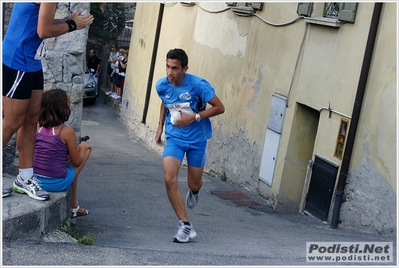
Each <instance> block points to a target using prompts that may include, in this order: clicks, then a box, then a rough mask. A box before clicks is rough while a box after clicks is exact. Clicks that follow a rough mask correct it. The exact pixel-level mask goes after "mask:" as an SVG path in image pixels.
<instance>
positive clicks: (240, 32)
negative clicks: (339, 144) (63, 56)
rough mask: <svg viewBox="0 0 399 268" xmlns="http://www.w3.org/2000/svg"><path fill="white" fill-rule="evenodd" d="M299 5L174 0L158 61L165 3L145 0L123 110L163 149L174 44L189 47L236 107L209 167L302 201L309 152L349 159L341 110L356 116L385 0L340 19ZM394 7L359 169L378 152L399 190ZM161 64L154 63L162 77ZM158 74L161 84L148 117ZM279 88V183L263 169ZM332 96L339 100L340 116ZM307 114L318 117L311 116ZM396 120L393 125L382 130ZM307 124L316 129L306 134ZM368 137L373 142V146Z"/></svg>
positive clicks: (194, 66) (317, 6)
mask: <svg viewBox="0 0 399 268" xmlns="http://www.w3.org/2000/svg"><path fill="white" fill-rule="evenodd" d="M297 5H298V4H297V3H295V2H292V3H291V2H286V3H280V2H274V3H269V2H265V3H264V6H263V10H262V11H257V12H256V14H257V15H258V16H259V17H256V16H251V17H245V16H237V15H235V14H234V13H233V12H232V10H230V9H227V10H224V9H226V3H224V2H199V3H196V4H195V5H193V6H186V5H183V4H182V3H180V2H174V3H165V6H164V12H163V18H162V26H161V32H160V38H159V44H158V46H157V47H156V60H155V64H154V65H153V66H151V59H152V55H153V49H154V40H155V33H156V26H157V20H158V13H159V8H160V3H151V2H149V3H144V2H139V3H138V4H137V9H136V15H135V22H134V27H133V34H132V38H131V45H130V49H129V67H128V70H127V76H126V82H125V90H124V97H123V100H124V102H123V103H122V105H121V110H120V114H121V118H122V120H123V121H124V122H125V124H126V125H128V126H129V127H130V129H132V130H133V131H135V132H136V133H137V134H138V135H139V137H140V138H142V139H143V140H144V141H146V143H147V144H148V145H149V146H151V147H152V148H154V149H155V150H158V151H159V152H162V148H160V147H158V146H156V145H155V142H154V136H155V131H156V128H157V126H158V118H159V105H160V103H161V102H160V100H159V98H158V96H157V93H156V91H155V83H156V81H157V80H158V79H160V78H161V77H163V76H165V60H166V59H165V58H166V53H167V52H168V50H169V49H172V48H177V47H179V48H182V49H184V50H185V51H186V52H187V54H188V57H189V63H188V65H189V69H188V72H190V73H193V74H195V75H198V76H201V77H204V78H205V79H207V80H208V81H209V82H210V83H211V84H212V85H213V86H214V88H215V90H216V94H217V95H218V96H219V98H220V99H221V100H222V102H223V103H224V104H225V108H226V111H225V113H224V114H223V115H220V116H217V117H214V118H212V119H211V121H212V125H213V138H212V139H211V140H210V141H209V145H208V154H207V163H206V166H205V171H206V172H212V173H214V174H217V175H220V176H225V177H226V178H227V179H228V180H230V181H233V182H235V183H238V184H240V185H242V186H243V187H245V188H246V189H248V190H251V191H253V192H258V193H259V194H261V195H262V196H264V197H265V198H266V199H269V200H270V201H271V204H273V205H274V206H275V207H277V208H279V207H280V206H281V209H283V210H284V209H285V208H284V206H286V207H287V208H289V209H287V210H288V211H291V210H295V209H297V208H298V206H299V203H300V201H301V198H302V196H301V195H302V189H303V184H304V178H305V173H306V164H307V162H308V160H310V159H313V157H314V155H316V154H317V155H320V156H322V157H324V158H325V159H327V160H329V161H331V162H333V163H334V164H336V165H338V166H340V165H341V159H338V158H336V157H334V151H335V146H336V140H337V135H338V129H339V126H340V122H341V119H342V118H346V119H348V121H349V123H350V118H348V117H350V116H351V113H352V109H353V103H354V98H355V94H356V89H357V86H358V82H359V75H360V70H361V66H362V61H363V56H364V50H365V46H366V41H367V36H368V30H369V27H370V21H371V15H372V11H373V7H374V3H359V4H358V9H357V12H356V21H355V23H353V24H351V23H345V24H342V25H341V27H340V28H333V27H329V26H321V25H316V24H310V23H306V22H305V20H304V19H303V18H301V19H298V20H295V18H297V17H298V15H297V14H296V10H297ZM223 10H224V11H223ZM322 10H323V3H318V2H316V3H314V14H313V16H316V15H317V14H319V15H320V14H321V13H322ZM395 10H396V3H384V9H383V14H382V15H381V25H380V35H379V36H378V37H377V39H379V41H378V42H377V45H376V49H377V52H376V54H375V56H374V60H373V63H372V68H371V73H372V74H371V76H370V81H369V85H368V89H367V90H369V89H370V88H372V89H373V91H372V92H370V93H369V95H366V98H365V106H369V107H370V105H371V107H373V108H368V109H367V111H366V112H364V110H365V109H363V110H362V118H361V122H360V124H359V132H358V135H357V139H359V142H357V143H356V145H355V151H356V152H354V156H353V157H354V163H352V165H351V169H359V168H360V167H361V166H362V165H364V164H363V162H364V161H366V160H365V159H367V161H370V162H372V163H373V165H375V171H376V173H378V174H379V175H378V177H379V178H378V180H385V181H386V182H387V184H389V185H390V186H391V187H392V189H395V193H396V176H395V174H396V157H395V152H396V151H395V150H392V148H396V140H395V139H394V135H396V117H394V115H395V114H394V113H391V109H387V107H396V106H395V104H394V103H393V100H394V99H396V91H395V90H394V89H395V86H396V73H395V71H396V61H395V60H396V54H395V55H393V53H391V51H396V50H395V46H396V26H395V25H396V23H393V22H396V14H395ZM261 18H263V19H264V20H265V21H266V22H265V21H262V19H261ZM270 23H274V24H277V25H279V26H278V27H277V26H276V25H271V24H270ZM283 24H284V25H283ZM380 39H381V40H380ZM388 51H389V52H388ZM377 57H378V58H377ZM376 58H377V59H376ZM150 70H153V71H154V76H153V79H152V80H151V81H149V73H150ZM148 84H151V91H150V101H149V103H148V114H147V116H146V122H145V124H144V123H142V122H141V121H142V118H143V110H144V107H145V105H146V104H145V96H146V90H147V86H148ZM382 85H383V86H382ZM374 89H378V91H374ZM273 93H278V94H280V95H283V96H285V97H287V99H288V102H287V108H286V111H285V119H284V125H283V129H282V134H281V139H280V145H279V151H278V155H277V164H276V167H275V171H274V177H273V183H272V185H271V186H268V185H266V184H265V183H263V182H262V181H260V180H259V169H260V164H261V160H262V155H263V146H264V142H265V134H266V128H267V123H268V118H269V113H270V106H271V101H272V94H273ZM374 93H376V94H374ZM126 102H127V103H126ZM371 103H378V105H372V104H371ZM328 108H330V109H332V110H333V111H335V112H333V113H332V115H331V117H330V116H329V111H327V110H326V109H328ZM298 112H299V114H298ZM363 112H364V113H363ZM306 114H310V115H311V117H312V119H311V120H306ZM342 115H344V116H342ZM388 116H390V118H389V119H388V118H385V117H388ZM366 118H367V119H366ZM307 121H309V122H307ZM374 121H375V122H376V124H374ZM306 124H308V127H307V128H306V129H302V125H306ZM310 126H315V127H314V128H312V127H310ZM391 129H392V131H391V132H390V134H388V135H385V134H382V133H384V132H382V131H389V130H391ZM298 131H299V132H300V133H298ZM301 131H302V132H301ZM379 131H381V133H376V132H379ZM306 135H310V136H312V137H314V139H313V140H312V141H306V142H305V143H303V144H304V146H302V147H301V146H298V143H300V142H301V140H300V139H304V137H306ZM363 140H366V142H367V144H370V145H369V146H368V147H367V148H366V146H365V142H364V141H363ZM302 142H303V141H302ZM388 144H391V145H393V144H394V145H395V146H394V147H391V148H390V147H389V145H388ZM366 149H367V150H366ZM387 151H389V153H386V152H387ZM365 155H367V157H365ZM362 161H363V162H362Z"/></svg>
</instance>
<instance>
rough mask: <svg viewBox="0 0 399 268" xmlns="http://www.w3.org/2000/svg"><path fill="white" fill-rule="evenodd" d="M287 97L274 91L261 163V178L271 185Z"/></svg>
mask: <svg viewBox="0 0 399 268" xmlns="http://www.w3.org/2000/svg"><path fill="white" fill-rule="evenodd" d="M286 104H287V98H286V97H284V96H282V95H279V94H277V93H273V95H272V104H271V107H270V113H269V122H268V124H267V129H266V138H265V144H264V146H263V155H262V160H261V164H260V171H259V178H260V179H261V180H262V181H264V182H265V183H266V184H268V185H269V186H272V182H273V176H274V168H275V166H276V161H277V152H278V148H279V144H280V138H281V132H282V129H283V123H284V115H285V110H286V108H287V106H286Z"/></svg>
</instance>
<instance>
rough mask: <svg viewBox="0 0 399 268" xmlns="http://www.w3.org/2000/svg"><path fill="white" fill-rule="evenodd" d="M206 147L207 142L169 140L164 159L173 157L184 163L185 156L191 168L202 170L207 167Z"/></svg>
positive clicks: (167, 140)
mask: <svg viewBox="0 0 399 268" xmlns="http://www.w3.org/2000/svg"><path fill="white" fill-rule="evenodd" d="M206 145H207V142H206V141H202V142H196V143H188V142H185V141H181V140H176V139H174V138H167V139H166V144H165V148H164V151H163V155H162V158H165V157H167V156H173V157H175V158H177V159H179V160H180V162H182V161H183V158H184V154H185V155H186V159H187V164H188V165H189V166H192V167H196V168H200V167H203V166H204V165H205V159H206Z"/></svg>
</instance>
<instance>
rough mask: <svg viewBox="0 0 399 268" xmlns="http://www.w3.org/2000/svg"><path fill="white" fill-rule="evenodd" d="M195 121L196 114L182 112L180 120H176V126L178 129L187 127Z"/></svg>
mask: <svg viewBox="0 0 399 268" xmlns="http://www.w3.org/2000/svg"><path fill="white" fill-rule="evenodd" d="M193 121H195V114H185V113H182V112H180V118H178V119H176V121H175V123H174V125H175V126H177V127H185V126H187V125H189V124H191V123H192V122H193Z"/></svg>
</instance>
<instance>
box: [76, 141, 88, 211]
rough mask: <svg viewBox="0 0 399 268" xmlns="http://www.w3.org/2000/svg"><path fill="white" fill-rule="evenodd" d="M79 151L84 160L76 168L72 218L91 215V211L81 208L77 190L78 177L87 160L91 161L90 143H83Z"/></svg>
mask: <svg viewBox="0 0 399 268" xmlns="http://www.w3.org/2000/svg"><path fill="white" fill-rule="evenodd" d="M78 149H79V154H80V157H81V158H82V159H83V162H82V164H80V166H78V167H74V168H75V179H74V180H73V183H72V193H71V199H72V200H71V207H72V217H77V216H84V215H87V214H89V211H88V210H86V209H84V208H80V207H79V204H78V199H77V195H76V193H77V189H78V176H79V174H80V172H81V171H82V169H83V167H84V166H85V164H86V162H87V160H88V159H89V156H90V154H91V147H90V145H89V144H88V143H85V142H82V143H81V144H79V145H78Z"/></svg>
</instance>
